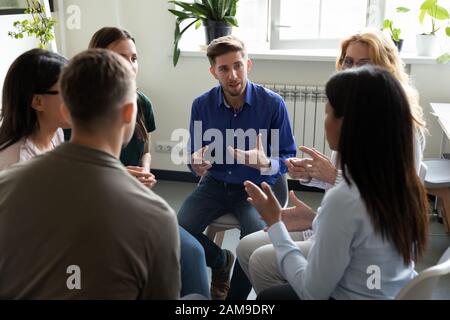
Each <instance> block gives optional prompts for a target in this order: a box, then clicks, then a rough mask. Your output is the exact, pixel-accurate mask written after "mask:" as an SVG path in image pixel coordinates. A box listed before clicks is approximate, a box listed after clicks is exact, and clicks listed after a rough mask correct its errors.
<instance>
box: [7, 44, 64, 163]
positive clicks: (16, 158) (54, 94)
mask: <svg viewBox="0 0 450 320" xmlns="http://www.w3.org/2000/svg"><path fill="white" fill-rule="evenodd" d="M66 63H67V59H66V58H64V57H62V56H60V55H59V54H57V53H54V52H50V51H47V50H42V49H33V50H30V51H27V52H25V53H23V54H22V55H20V56H19V57H18V58H17V59H16V60H15V61H14V62H13V64H12V65H11V67H10V68H9V70H8V73H7V75H6V78H5V82H4V85H3V98H2V113H1V117H0V122H1V126H0V170H3V169H5V168H7V167H9V166H11V165H13V164H15V163H18V162H22V161H27V160H29V159H31V158H33V157H35V156H37V155H39V154H42V153H44V152H47V151H49V150H52V149H54V148H55V147H56V146H57V145H59V144H61V143H62V142H63V141H64V136H63V132H62V130H61V128H66V127H68V123H67V122H66V121H65V120H64V118H63V116H62V113H61V110H60V108H61V104H62V100H61V96H60V94H59V82H58V79H59V75H60V72H61V70H62V68H63V67H64V65H65V64H66Z"/></svg>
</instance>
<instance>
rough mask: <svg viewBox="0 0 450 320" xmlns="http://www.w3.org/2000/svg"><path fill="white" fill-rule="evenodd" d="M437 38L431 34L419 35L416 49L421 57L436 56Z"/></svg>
mask: <svg viewBox="0 0 450 320" xmlns="http://www.w3.org/2000/svg"><path fill="white" fill-rule="evenodd" d="M437 44H438V42H437V38H436V36H434V35H431V34H418V35H417V36H416V49H417V55H419V56H434V55H435V54H436V50H437Z"/></svg>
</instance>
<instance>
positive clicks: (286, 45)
mask: <svg viewBox="0 0 450 320" xmlns="http://www.w3.org/2000/svg"><path fill="white" fill-rule="evenodd" d="M320 1H322V0H320ZM385 1H386V0H367V10H366V27H375V28H380V27H381V25H382V21H383V19H384V11H385V8H386V2H385ZM374 9H375V10H374ZM269 11H270V21H268V24H269V27H270V28H269V29H270V37H269V38H270V41H269V43H270V49H271V50H285V49H334V48H337V47H339V43H340V41H341V38H336V39H332V38H328V39H325V38H323V39H293V40H281V39H280V29H281V28H289V26H283V25H281V24H280V17H281V0H271V2H270V7H269ZM374 11H375V13H374ZM319 24H320V21H319ZM319 27H320V25H319Z"/></svg>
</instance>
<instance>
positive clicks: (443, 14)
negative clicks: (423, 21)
mask: <svg viewBox="0 0 450 320" xmlns="http://www.w3.org/2000/svg"><path fill="white" fill-rule="evenodd" d="M430 10H432V11H433V14H430ZM428 14H429V15H430V16H431V17H433V18H435V19H438V20H447V19H449V18H450V17H449V15H448V11H447V9H445V8H443V7H441V6H438V5H436V6H435V7H434V8H433V9H428Z"/></svg>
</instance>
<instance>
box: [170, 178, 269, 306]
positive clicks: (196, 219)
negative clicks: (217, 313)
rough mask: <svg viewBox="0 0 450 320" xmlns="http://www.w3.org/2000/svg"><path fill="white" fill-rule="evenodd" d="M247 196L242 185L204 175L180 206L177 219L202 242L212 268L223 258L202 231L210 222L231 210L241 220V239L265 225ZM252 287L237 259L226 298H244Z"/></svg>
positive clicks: (222, 254)
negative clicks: (230, 183) (229, 183)
mask: <svg viewBox="0 0 450 320" xmlns="http://www.w3.org/2000/svg"><path fill="white" fill-rule="evenodd" d="M247 197H248V195H247V193H246V192H245V189H244V186H243V185H228V184H225V183H223V182H221V181H219V180H216V179H215V178H213V177H212V176H211V175H207V176H205V177H204V178H203V179H202V181H201V182H200V184H199V186H198V187H197V189H196V190H194V191H193V192H192V193H191V194H190V195H189V197H188V198H187V199H186V200H185V201H184V203H183V205H182V206H181V209H180V211H179V213H178V222H179V224H180V225H181V226H182V227H183V228H185V229H186V230H187V231H188V232H189V233H191V234H192V235H193V236H194V237H195V238H196V239H197V240H198V241H199V242H200V243H201V245H202V246H203V248H204V249H205V256H206V263H207V265H208V266H209V267H211V268H212V269H221V268H223V267H224V266H225V263H226V261H225V254H224V252H223V251H222V249H221V248H220V247H218V246H217V245H216V244H215V243H214V242H213V241H211V240H210V239H209V238H208V237H207V236H206V235H204V234H203V231H204V230H205V229H206V227H207V226H208V225H209V224H210V223H211V222H213V221H214V220H216V219H217V218H219V217H220V216H222V215H224V214H227V213H231V214H233V215H234V216H235V217H236V219H237V220H238V221H239V223H240V228H241V236H240V237H241V239H242V238H243V237H245V236H246V235H249V234H251V233H254V232H256V231H259V230H262V229H263V228H264V226H265V224H264V222H263V220H262V219H261V217H260V215H259V213H258V212H257V211H256V209H255V208H253V207H252V206H251V205H250V203H248V201H247ZM251 288H252V285H251V283H250V281H249V280H248V279H247V276H246V275H245V273H244V271H243V270H242V268H241V266H240V265H239V263H236V264H235V266H234V271H233V276H232V278H231V286H230V291H229V293H228V297H227V299H232V300H244V299H247V296H248V294H249V293H250V291H251Z"/></svg>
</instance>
